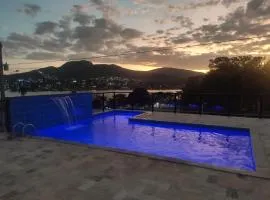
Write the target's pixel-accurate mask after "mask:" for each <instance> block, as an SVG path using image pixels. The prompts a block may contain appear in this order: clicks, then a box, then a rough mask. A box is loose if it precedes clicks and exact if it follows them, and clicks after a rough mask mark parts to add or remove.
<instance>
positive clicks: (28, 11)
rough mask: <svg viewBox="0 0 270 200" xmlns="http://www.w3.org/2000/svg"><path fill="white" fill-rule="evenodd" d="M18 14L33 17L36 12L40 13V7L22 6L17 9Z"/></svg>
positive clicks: (33, 5) (34, 5)
mask: <svg viewBox="0 0 270 200" xmlns="http://www.w3.org/2000/svg"><path fill="white" fill-rule="evenodd" d="M17 11H18V12H21V13H24V14H26V15H29V16H31V17H35V16H36V15H37V13H38V12H41V7H40V6H39V5H37V4H28V3H26V4H24V5H23V7H22V8H19V9H17Z"/></svg>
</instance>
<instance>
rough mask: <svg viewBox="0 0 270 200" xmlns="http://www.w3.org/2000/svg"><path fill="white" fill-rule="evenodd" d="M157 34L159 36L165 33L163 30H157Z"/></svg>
mask: <svg viewBox="0 0 270 200" xmlns="http://www.w3.org/2000/svg"><path fill="white" fill-rule="evenodd" d="M156 33H157V34H162V33H164V31H163V30H157V31H156Z"/></svg>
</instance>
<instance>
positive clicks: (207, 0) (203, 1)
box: [168, 0, 243, 12]
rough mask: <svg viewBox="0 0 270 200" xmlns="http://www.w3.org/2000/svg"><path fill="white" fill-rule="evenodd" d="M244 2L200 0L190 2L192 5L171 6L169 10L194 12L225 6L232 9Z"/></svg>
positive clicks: (234, 0) (238, 0)
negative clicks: (233, 6) (232, 6)
mask: <svg viewBox="0 0 270 200" xmlns="http://www.w3.org/2000/svg"><path fill="white" fill-rule="evenodd" d="M241 1H243V0H200V1H196V2H190V3H185V4H183V3H180V4H178V5H177V4H175V5H172V4H169V5H168V9H169V10H170V11H175V12H179V11H184V10H194V9H200V8H205V7H212V6H217V5H223V6H225V7H227V8H228V7H230V6H231V5H233V4H236V3H239V2H241Z"/></svg>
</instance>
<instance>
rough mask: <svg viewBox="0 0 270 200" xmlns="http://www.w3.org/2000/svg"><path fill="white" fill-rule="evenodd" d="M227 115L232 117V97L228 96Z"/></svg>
mask: <svg viewBox="0 0 270 200" xmlns="http://www.w3.org/2000/svg"><path fill="white" fill-rule="evenodd" d="M227 115H228V116H230V115H231V102H230V95H229V94H228V96H227Z"/></svg>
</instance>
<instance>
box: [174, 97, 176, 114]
mask: <svg viewBox="0 0 270 200" xmlns="http://www.w3.org/2000/svg"><path fill="white" fill-rule="evenodd" d="M176 112H177V96H176V93H174V113H176Z"/></svg>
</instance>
